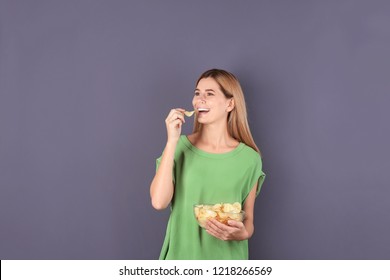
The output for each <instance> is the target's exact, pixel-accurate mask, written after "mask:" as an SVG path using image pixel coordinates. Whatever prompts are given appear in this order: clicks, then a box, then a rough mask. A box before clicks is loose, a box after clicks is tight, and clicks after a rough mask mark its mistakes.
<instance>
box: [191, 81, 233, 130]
mask: <svg viewBox="0 0 390 280" xmlns="http://www.w3.org/2000/svg"><path fill="white" fill-rule="evenodd" d="M192 105H193V106H194V109H195V113H196V117H197V120H198V122H199V123H202V124H209V123H215V122H218V121H226V120H227V116H228V113H229V112H230V111H231V110H232V109H233V102H232V99H231V98H226V97H225V95H224V94H223V92H222V91H221V90H220V88H219V85H218V84H217V82H216V81H215V80H214V79H213V78H203V79H201V80H200V81H199V83H198V85H197V86H196V89H195V94H194V98H193V100H192Z"/></svg>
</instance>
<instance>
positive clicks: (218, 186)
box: [150, 69, 265, 260]
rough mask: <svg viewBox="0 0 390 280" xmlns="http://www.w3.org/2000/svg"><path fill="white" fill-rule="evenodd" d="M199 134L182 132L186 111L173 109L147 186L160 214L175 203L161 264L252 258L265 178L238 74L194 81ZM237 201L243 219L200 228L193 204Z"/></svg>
mask: <svg viewBox="0 0 390 280" xmlns="http://www.w3.org/2000/svg"><path fill="white" fill-rule="evenodd" d="M192 105H193V107H194V110H195V120H194V130H193V133H192V134H191V135H188V136H185V135H181V127H182V125H183V124H184V123H185V122H186V120H185V116H184V112H185V110H184V109H181V108H177V109H172V110H171V111H170V113H169V115H168V116H167V118H166V120H165V123H166V127H167V134H168V138H167V142H166V146H165V149H164V151H163V154H162V156H161V157H160V158H158V159H157V168H156V169H157V170H156V174H155V177H154V178H153V181H152V183H151V186H150V195H151V202H152V205H153V207H154V208H155V209H158V210H161V209H165V208H166V207H168V206H169V205H170V206H171V214H170V217H169V221H168V225H167V231H166V236H165V239H164V244H163V247H162V250H161V253H160V259H187V260H189V259H197V260H202V259H248V239H249V238H250V237H251V236H252V234H253V232H254V225H253V212H254V211H253V210H254V204H255V198H256V196H257V194H258V193H259V191H260V188H261V185H262V183H263V181H264V178H265V174H264V173H263V171H262V161H261V157H260V151H259V149H258V148H257V146H256V144H255V142H254V140H253V138H252V135H251V132H250V129H249V126H248V121H247V113H246V106H245V100H244V95H243V92H242V89H241V86H240V84H239V82H238V80H237V79H236V77H235V76H234V75H233V74H231V73H229V72H227V71H225V70H220V69H211V70H208V71H206V72H204V73H203V74H202V75H201V76H200V77H199V79H198V81H197V82H196V88H195V92H194V97H193V100H192ZM221 202H222V203H234V202H239V203H241V205H243V210H244V211H245V213H246V215H245V219H244V221H243V222H238V221H234V220H229V221H228V224H227V225H226V224H223V223H220V222H218V221H217V220H215V219H210V220H209V221H208V222H207V224H206V226H205V229H202V228H201V227H199V225H198V224H197V222H196V220H195V218H194V213H193V206H194V205H195V204H216V203H221Z"/></svg>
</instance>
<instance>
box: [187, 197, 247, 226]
mask: <svg viewBox="0 0 390 280" xmlns="http://www.w3.org/2000/svg"><path fill="white" fill-rule="evenodd" d="M194 214H195V218H196V219H197V221H198V223H199V225H200V226H201V227H205V225H206V222H207V220H208V219H216V220H217V221H219V222H221V223H224V224H226V225H227V222H228V220H235V221H238V222H242V221H243V220H244V214H245V213H244V211H241V203H239V202H235V203H233V204H231V203H217V204H214V205H210V204H206V205H204V204H199V205H195V206H194Z"/></svg>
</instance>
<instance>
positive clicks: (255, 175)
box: [248, 156, 266, 197]
mask: <svg viewBox="0 0 390 280" xmlns="http://www.w3.org/2000/svg"><path fill="white" fill-rule="evenodd" d="M248 175H249V176H250V179H249V182H250V183H249V186H248V187H249V190H248V194H249V192H250V191H251V190H252V188H253V186H254V185H255V184H256V183H257V189H256V197H257V196H258V195H259V194H260V190H261V187H262V186H263V183H264V180H265V176H266V175H265V173H264V172H263V162H262V160H261V157H260V156H258V157H257V158H256V160H255V163H254V165H253V167H252V168H251V172H250V173H249V174H248Z"/></svg>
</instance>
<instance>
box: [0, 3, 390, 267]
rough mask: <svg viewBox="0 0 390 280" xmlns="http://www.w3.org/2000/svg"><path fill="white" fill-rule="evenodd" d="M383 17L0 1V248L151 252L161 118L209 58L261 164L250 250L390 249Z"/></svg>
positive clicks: (336, 7) (120, 255) (387, 36)
mask: <svg viewBox="0 0 390 280" xmlns="http://www.w3.org/2000/svg"><path fill="white" fill-rule="evenodd" d="M389 27H390V2H389V1H379V0H376V1H346V0H342V1H340V0H337V1H336V0H335V1H216V0H214V1H199V0H198V1H180V0H177V1H157V0H156V1H141V0H140V1H118V0H116V1H43V0H39V1H14V0H7V1H5V0H1V1H0V258H1V259H156V258H157V257H158V254H159V252H160V248H161V245H162V241H163V238H164V234H165V226H166V222H167V218H168V215H169V210H165V211H162V212H158V211H155V210H153V209H152V207H151V205H150V199H149V184H150V182H151V180H152V178H153V175H154V171H155V159H156V158H157V157H158V156H159V155H160V154H161V152H162V149H163V147H164V145H165V140H166V132H165V124H164V119H165V117H166V115H167V113H168V112H169V110H170V109H171V108H173V107H184V108H191V99H192V94H193V89H194V86H195V84H194V83H195V81H196V79H197V77H198V76H199V75H200V73H201V72H203V71H205V70H207V69H209V68H213V67H218V68H224V69H227V70H229V71H231V72H233V73H235V74H236V76H237V77H238V78H239V79H240V81H241V83H242V86H243V88H244V91H245V94H246V98H247V103H248V104H247V106H248V112H249V121H250V125H251V129H252V132H253V135H254V138H255V140H256V142H257V144H258V145H259V147H260V149H261V150H262V153H263V162H264V170H265V172H266V173H267V179H266V181H265V184H264V186H263V190H262V192H261V194H260V196H259V197H258V199H257V201H256V206H255V228H256V229H255V234H254V236H253V238H252V239H251V240H250V258H252V259H389V258H390V250H389V244H390V237H389V236H390V218H389V212H390V203H389V197H390V189H389V169H390V161H389V158H390V149H389V146H388V143H390V131H389V130H390V129H389V125H388V123H387V122H388V120H389V118H390V113H389V110H388V107H389V102H390V96H389V89H390V79H389V77H390V75H389V73H390V56H389V49H390V28H389ZM191 129H192V124H191V123H190V122H187V124H186V127H185V128H184V133H186V134H187V133H190V131H191Z"/></svg>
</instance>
